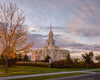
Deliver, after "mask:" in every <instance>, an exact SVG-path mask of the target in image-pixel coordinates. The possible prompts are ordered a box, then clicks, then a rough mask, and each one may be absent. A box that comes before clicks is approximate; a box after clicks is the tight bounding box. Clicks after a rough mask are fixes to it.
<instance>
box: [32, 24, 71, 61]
mask: <svg viewBox="0 0 100 80" xmlns="http://www.w3.org/2000/svg"><path fill="white" fill-rule="evenodd" d="M69 53H70V52H69V51H68V50H61V49H60V47H58V46H56V45H55V40H54V39H53V32H52V25H50V32H49V37H48V40H47V44H46V46H44V47H42V48H41V49H40V50H34V51H33V52H32V55H31V60H32V61H38V60H44V59H45V57H46V56H47V55H49V56H50V57H51V59H52V60H53V61H59V60H61V59H65V58H66V56H67V54H69Z"/></svg>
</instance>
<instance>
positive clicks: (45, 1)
mask: <svg viewBox="0 0 100 80" xmlns="http://www.w3.org/2000/svg"><path fill="white" fill-rule="evenodd" d="M5 1H6V2H9V1H12V2H14V3H16V4H17V5H18V7H19V8H20V9H22V10H24V12H25V15H26V22H25V25H28V28H29V32H30V33H31V36H30V38H29V39H28V41H34V42H35V44H34V46H35V47H39V46H40V47H41V46H44V45H46V40H47V38H48V33H49V30H50V28H49V26H50V22H51V21H52V26H53V28H52V29H53V33H54V39H55V40H56V45H58V46H61V48H65V49H69V50H70V51H71V53H73V55H74V54H75V53H77V55H79V54H78V53H80V52H85V51H94V52H95V53H100V0H42V1H41V0H5Z"/></svg>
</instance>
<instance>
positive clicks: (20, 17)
mask: <svg viewBox="0 0 100 80" xmlns="http://www.w3.org/2000/svg"><path fill="white" fill-rule="evenodd" d="M24 21H25V15H24V12H23V11H21V10H19V8H18V7H17V5H16V4H14V3H9V4H5V3H3V2H2V1H0V46H1V47H0V50H1V52H2V54H3V55H4V60H5V73H7V67H8V59H12V58H14V57H15V54H18V53H25V52H26V53H28V52H29V51H30V47H32V45H33V42H31V43H27V42H26V40H27V39H28V37H29V33H28V31H27V29H26V26H23V25H24Z"/></svg>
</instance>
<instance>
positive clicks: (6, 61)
mask: <svg viewBox="0 0 100 80" xmlns="http://www.w3.org/2000/svg"><path fill="white" fill-rule="evenodd" d="M5 73H6V74H7V73H8V56H7V54H6V57H5Z"/></svg>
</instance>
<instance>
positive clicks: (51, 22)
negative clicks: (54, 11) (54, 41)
mask: <svg viewBox="0 0 100 80" xmlns="http://www.w3.org/2000/svg"><path fill="white" fill-rule="evenodd" d="M50 31H51V32H52V22H51V23H50Z"/></svg>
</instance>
